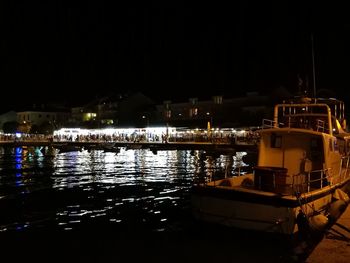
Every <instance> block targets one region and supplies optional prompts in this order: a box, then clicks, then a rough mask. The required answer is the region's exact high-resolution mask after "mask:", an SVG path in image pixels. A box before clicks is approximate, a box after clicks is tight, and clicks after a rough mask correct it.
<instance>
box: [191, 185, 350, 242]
mask: <svg viewBox="0 0 350 263" xmlns="http://www.w3.org/2000/svg"><path fill="white" fill-rule="evenodd" d="M348 188H349V182H347V183H346V184H345V183H344V184H342V185H338V186H333V187H327V188H324V189H322V190H320V191H317V192H314V193H309V194H308V195H305V196H301V197H299V198H297V197H296V196H292V195H289V196H282V195H279V194H274V193H269V192H263V191H255V190H244V189H241V188H236V189H235V188H229V187H227V188H225V187H207V186H197V187H194V188H193V189H192V195H191V202H192V212H193V216H194V218H195V219H197V220H201V221H205V222H210V223H216V224H222V225H225V226H229V227H234V228H239V229H249V230H255V231H262V232H271V233H276V234H284V235H292V236H293V235H295V234H296V233H297V232H298V224H297V216H298V214H299V212H300V211H302V212H303V213H304V214H305V215H306V216H307V217H308V218H309V219H310V218H312V217H313V216H315V215H320V214H323V215H325V217H326V215H327V211H328V209H329V207H330V205H331V204H332V202H335V199H334V193H335V191H336V190H337V189H343V191H347V190H348ZM338 214H339V215H340V213H338Z"/></svg>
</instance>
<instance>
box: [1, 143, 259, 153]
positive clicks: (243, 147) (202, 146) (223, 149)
mask: <svg viewBox="0 0 350 263" xmlns="http://www.w3.org/2000/svg"><path fill="white" fill-rule="evenodd" d="M62 145H69V146H75V147H78V148H79V147H80V148H82V149H83V148H84V147H85V148H86V149H87V148H90V149H91V148H93V147H97V148H98V146H103V145H110V146H114V147H118V148H123V147H124V148H126V149H149V150H151V151H153V152H154V153H155V152H157V151H168V150H203V151H207V152H215V153H221V154H235V152H239V151H255V150H256V149H257V146H256V145H254V144H248V143H245V144H244V143H239V144H238V143H223V142H120V141H118V142H108V141H107V142H106V141H50V140H18V141H16V140H9V141H0V146H4V147H21V146H27V147H30V146H32V147H40V146H52V147H54V148H59V147H60V146H62Z"/></svg>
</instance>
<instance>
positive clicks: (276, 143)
mask: <svg viewBox="0 0 350 263" xmlns="http://www.w3.org/2000/svg"><path fill="white" fill-rule="evenodd" d="M281 146H282V136H277V135H276V134H274V133H273V134H271V148H281Z"/></svg>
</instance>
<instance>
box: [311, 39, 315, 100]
mask: <svg viewBox="0 0 350 263" xmlns="http://www.w3.org/2000/svg"><path fill="white" fill-rule="evenodd" d="M311 56H312V80H313V81H312V82H313V88H314V98H315V103H316V75H315V50H314V35H313V34H312V33H311Z"/></svg>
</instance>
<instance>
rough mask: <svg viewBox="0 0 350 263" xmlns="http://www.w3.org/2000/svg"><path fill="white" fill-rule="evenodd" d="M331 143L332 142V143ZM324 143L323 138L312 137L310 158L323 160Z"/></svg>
mask: <svg viewBox="0 0 350 263" xmlns="http://www.w3.org/2000/svg"><path fill="white" fill-rule="evenodd" d="M330 145H331V144H330ZM323 159H324V158H323V143H322V139H321V138H312V139H311V145H310V160H311V161H323Z"/></svg>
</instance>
